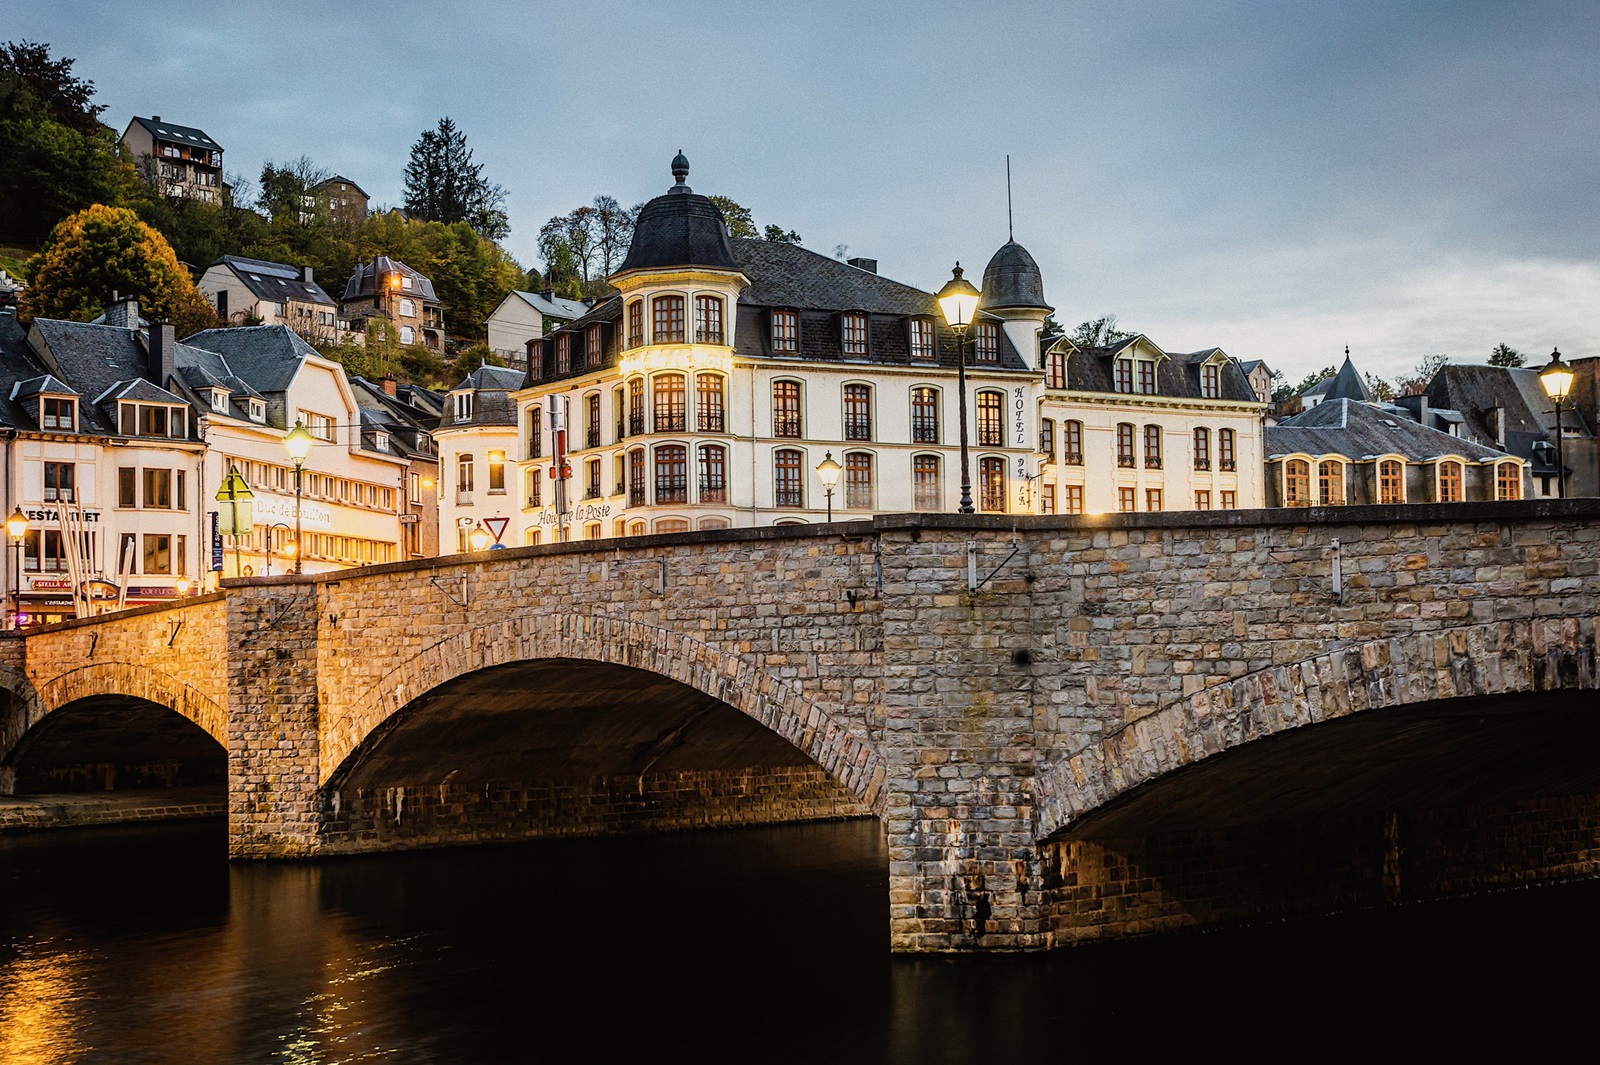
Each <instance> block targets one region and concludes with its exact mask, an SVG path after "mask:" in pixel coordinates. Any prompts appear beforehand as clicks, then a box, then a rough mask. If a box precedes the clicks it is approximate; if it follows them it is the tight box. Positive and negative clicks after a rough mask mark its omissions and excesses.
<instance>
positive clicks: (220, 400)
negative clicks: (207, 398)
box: [211, 388, 229, 414]
mask: <svg viewBox="0 0 1600 1065" xmlns="http://www.w3.org/2000/svg"><path fill="white" fill-rule="evenodd" d="M228 398H229V397H228V393H227V392H225V391H223V390H222V389H220V388H213V389H212V390H211V409H212V410H214V411H220V412H222V413H223V414H226V413H228Z"/></svg>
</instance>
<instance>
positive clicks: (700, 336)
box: [694, 329, 722, 344]
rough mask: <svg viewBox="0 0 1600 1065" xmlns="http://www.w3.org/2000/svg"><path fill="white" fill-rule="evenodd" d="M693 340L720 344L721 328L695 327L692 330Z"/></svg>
mask: <svg viewBox="0 0 1600 1065" xmlns="http://www.w3.org/2000/svg"><path fill="white" fill-rule="evenodd" d="M694 342H695V343H696V344H720V343H722V330H720V329H696V330H695V331H694Z"/></svg>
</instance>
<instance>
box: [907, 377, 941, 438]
mask: <svg viewBox="0 0 1600 1065" xmlns="http://www.w3.org/2000/svg"><path fill="white" fill-rule="evenodd" d="M911 442H912V443H913V444H937V443H938V442H939V390H938V389H937V388H934V387H932V386H931V385H918V386H917V387H916V388H913V389H912V390H911Z"/></svg>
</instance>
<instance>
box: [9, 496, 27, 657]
mask: <svg viewBox="0 0 1600 1065" xmlns="http://www.w3.org/2000/svg"><path fill="white" fill-rule="evenodd" d="M6 535H8V536H10V537H11V624H12V626H13V627H19V626H18V625H17V618H19V617H20V616H21V615H22V541H23V539H24V538H25V537H26V536H27V535H28V516H27V515H26V514H24V513H23V512H22V507H21V506H18V507H17V509H16V510H13V511H12V512H11V517H9V518H7V519H6Z"/></svg>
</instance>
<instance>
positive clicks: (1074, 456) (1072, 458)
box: [1061, 451, 1083, 466]
mask: <svg viewBox="0 0 1600 1065" xmlns="http://www.w3.org/2000/svg"><path fill="white" fill-rule="evenodd" d="M1061 461H1062V462H1063V463H1064V464H1066V465H1068V466H1082V465H1083V452H1081V451H1068V452H1067V453H1066V454H1064V455H1062V456H1061Z"/></svg>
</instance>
